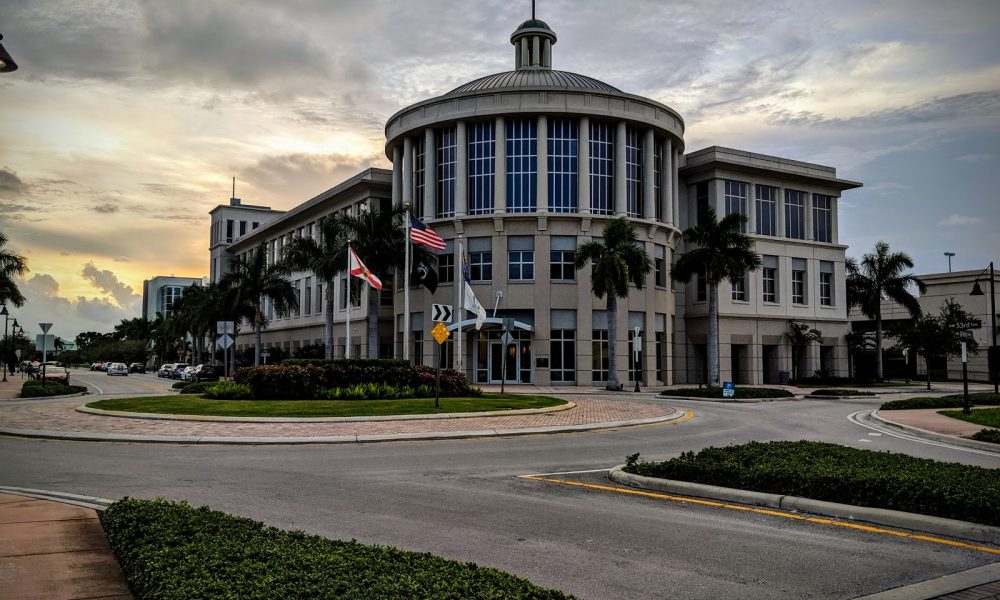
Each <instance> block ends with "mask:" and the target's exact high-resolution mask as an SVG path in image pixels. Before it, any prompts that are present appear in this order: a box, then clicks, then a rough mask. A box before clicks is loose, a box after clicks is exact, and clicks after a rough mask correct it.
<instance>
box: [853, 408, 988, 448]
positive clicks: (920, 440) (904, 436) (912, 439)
mask: <svg viewBox="0 0 1000 600" xmlns="http://www.w3.org/2000/svg"><path fill="white" fill-rule="evenodd" d="M869 413H871V410H859V411H857V412H853V413H851V414H849V415H847V420H848V421H850V422H852V423H854V424H855V425H860V426H861V427H864V428H865V429H871V430H874V431H878V432H881V433H884V434H885V435H891V436H892V437H895V438H899V439H901V440H907V441H910V442H917V443H920V444H927V445H929V446H937V447H939V448H948V449H949V450H959V451H961V452H971V453H972V454H981V455H983V456H992V457H996V455H997V453H996V452H987V451H986V450H976V449H975V448H966V447H964V446H954V445H952V444H945V443H943V442H936V441H933V440H925V439H923V438H919V437H916V436H913V435H907V434H905V433H897V432H895V431H889V430H886V429H881V428H879V427H876V426H874V425H870V424H868V423H865V422H863V421H862V420H861V415H863V414H869Z"/></svg>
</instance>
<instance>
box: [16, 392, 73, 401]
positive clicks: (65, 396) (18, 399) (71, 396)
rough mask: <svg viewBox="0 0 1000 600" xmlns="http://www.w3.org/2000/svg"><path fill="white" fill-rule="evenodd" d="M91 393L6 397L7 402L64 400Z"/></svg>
mask: <svg viewBox="0 0 1000 600" xmlns="http://www.w3.org/2000/svg"><path fill="white" fill-rule="evenodd" d="M89 395H91V394H90V392H78V393H76V394H64V395H62V396H35V397H33V398H24V397H22V396H18V397H17V398H7V399H6V401H7V402H25V401H31V400H66V399H68V398H81V397H83V396H89Z"/></svg>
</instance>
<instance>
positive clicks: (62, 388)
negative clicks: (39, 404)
mask: <svg viewBox="0 0 1000 600" xmlns="http://www.w3.org/2000/svg"><path fill="white" fill-rule="evenodd" d="M86 391H87V387H86V386H83V385H66V384H63V383H60V382H58V381H42V380H41V379H29V380H27V381H25V382H24V385H22V386H21V397H22V398H42V397H45V396H66V395H69V394H82V393H83V392H86Z"/></svg>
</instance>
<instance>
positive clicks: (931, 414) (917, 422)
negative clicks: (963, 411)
mask: <svg viewBox="0 0 1000 600" xmlns="http://www.w3.org/2000/svg"><path fill="white" fill-rule="evenodd" d="M983 408H990V407H983ZM940 410H943V409H940V408H922V409H917V410H880V411H878V416H879V417H881V418H882V419H884V420H886V421H891V422H893V423H899V424H900V425H907V426H909V427H916V428H917V429H923V430H925V431H933V432H934V433H940V434H942V435H953V436H957V437H963V438H967V437H972V435H973V434H975V433H978V432H979V431H981V430H982V429H983V426H982V425H977V424H975V423H969V422H968V421H963V420H961V419H953V418H951V417H946V416H944V415H942V414H940V413H939V412H938V411H940ZM953 410H960V409H953ZM973 410H978V409H977V408H973Z"/></svg>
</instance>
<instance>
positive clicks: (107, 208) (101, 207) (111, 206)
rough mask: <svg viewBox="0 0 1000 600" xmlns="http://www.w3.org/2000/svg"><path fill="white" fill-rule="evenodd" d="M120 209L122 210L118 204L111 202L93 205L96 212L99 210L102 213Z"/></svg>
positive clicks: (114, 211)
mask: <svg viewBox="0 0 1000 600" xmlns="http://www.w3.org/2000/svg"><path fill="white" fill-rule="evenodd" d="M119 210H121V208H120V207H119V206H118V205H117V204H112V203H110V202H105V203H103V204H98V205H97V206H95V207H93V211H94V212H99V213H102V214H111V213H116V212H118V211H119Z"/></svg>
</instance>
